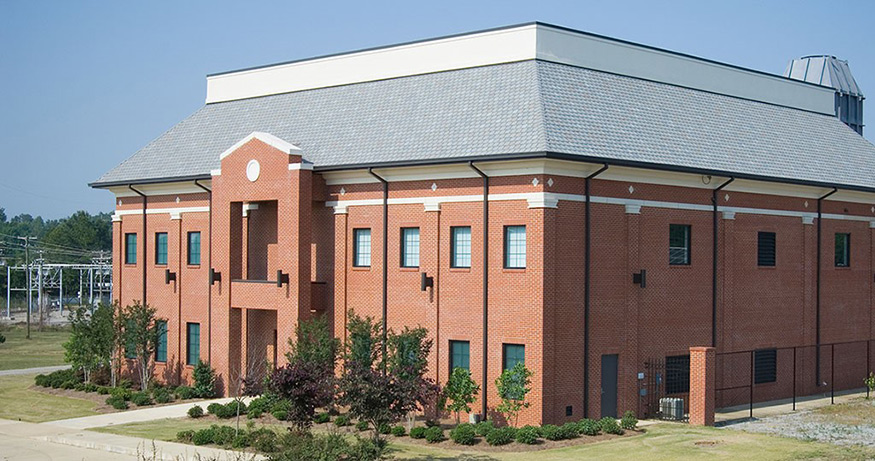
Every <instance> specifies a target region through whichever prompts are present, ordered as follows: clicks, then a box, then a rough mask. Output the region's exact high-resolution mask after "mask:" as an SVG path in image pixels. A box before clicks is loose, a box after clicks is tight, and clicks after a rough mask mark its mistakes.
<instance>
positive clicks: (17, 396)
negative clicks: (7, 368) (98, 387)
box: [0, 375, 98, 423]
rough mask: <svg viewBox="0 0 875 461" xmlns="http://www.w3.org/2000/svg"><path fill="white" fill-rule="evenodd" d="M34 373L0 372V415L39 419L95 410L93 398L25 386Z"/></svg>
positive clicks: (30, 380)
mask: <svg viewBox="0 0 875 461" xmlns="http://www.w3.org/2000/svg"><path fill="white" fill-rule="evenodd" d="M34 376H35V375H16V376H0V402H3V403H2V405H0V419H11V420H16V421H17V420H21V421H27V422H32V423H41V422H44V421H55V420H58V419H67V418H76V417H79V416H91V415H96V414H98V413H97V412H96V411H94V408H95V406H96V405H95V403H94V402H91V401H88V400H82V399H73V398H68V397H59V396H56V395H50V394H45V393H42V392H37V391H32V390H30V389H28V387H30V386H31V385H32V384H33V378H34Z"/></svg>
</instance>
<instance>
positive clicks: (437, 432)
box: [425, 426, 446, 443]
mask: <svg viewBox="0 0 875 461" xmlns="http://www.w3.org/2000/svg"><path fill="white" fill-rule="evenodd" d="M425 440H426V441H427V442H428V443H438V442H443V441H444V440H446V438H445V437H444V430H443V429H441V428H440V427H437V426H435V427H429V428H428V429H426V430H425Z"/></svg>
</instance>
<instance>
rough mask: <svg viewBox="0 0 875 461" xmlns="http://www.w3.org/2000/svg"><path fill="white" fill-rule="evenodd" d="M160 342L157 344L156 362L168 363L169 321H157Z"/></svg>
mask: <svg viewBox="0 0 875 461" xmlns="http://www.w3.org/2000/svg"><path fill="white" fill-rule="evenodd" d="M156 323H157V327H158V341H157V342H156V343H155V362H159V363H166V362H167V321H166V320H156Z"/></svg>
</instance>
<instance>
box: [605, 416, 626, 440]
mask: <svg viewBox="0 0 875 461" xmlns="http://www.w3.org/2000/svg"><path fill="white" fill-rule="evenodd" d="M599 427H600V428H601V430H602V432H604V433H605V434H616V435H620V434H622V433H623V428H622V427H620V425H619V424H618V423H617V420H616V419H614V418H611V417H610V416H605V417H604V418H602V419H600V420H599Z"/></svg>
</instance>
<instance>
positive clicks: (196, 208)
mask: <svg viewBox="0 0 875 461" xmlns="http://www.w3.org/2000/svg"><path fill="white" fill-rule="evenodd" d="M209 211H210V207H208V206H190V207H180V208H146V214H147V215H150V214H171V215H172V214H179V213H208V212H209ZM142 214H143V209H142V208H134V209H130V210H116V211H115V214H114V215H113V216H118V217H119V218H120V217H122V216H130V215H142Z"/></svg>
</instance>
